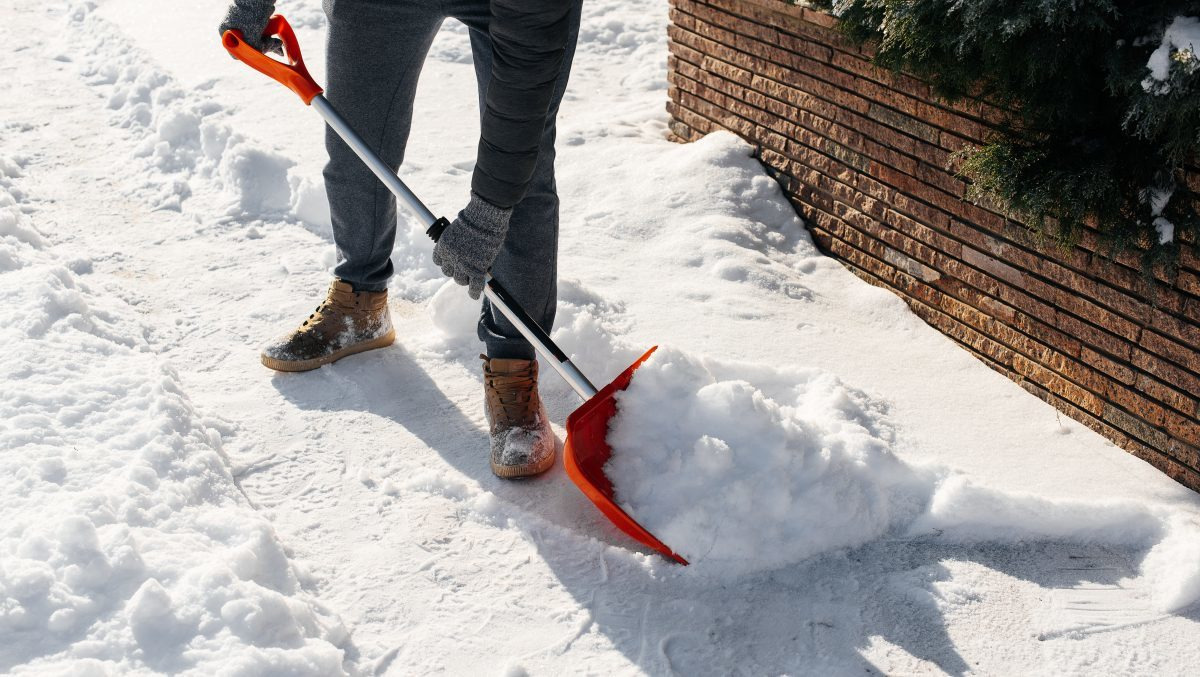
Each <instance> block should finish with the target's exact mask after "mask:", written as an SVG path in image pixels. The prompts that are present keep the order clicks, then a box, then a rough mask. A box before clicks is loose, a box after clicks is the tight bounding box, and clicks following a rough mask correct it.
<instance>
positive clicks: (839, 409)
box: [606, 348, 932, 574]
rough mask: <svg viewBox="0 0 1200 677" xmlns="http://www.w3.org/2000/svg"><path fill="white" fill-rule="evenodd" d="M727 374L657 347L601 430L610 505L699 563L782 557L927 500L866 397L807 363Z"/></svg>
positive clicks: (848, 538) (757, 564)
mask: <svg viewBox="0 0 1200 677" xmlns="http://www.w3.org/2000/svg"><path fill="white" fill-rule="evenodd" d="M722 371H723V369H722V368H721V367H719V366H717V365H709V364H706V363H705V362H704V361H702V360H700V359H697V358H695V357H692V356H689V355H687V354H685V353H683V352H680V351H678V350H674V349H670V348H660V349H659V350H658V351H656V352H655V354H654V355H653V356H651V358H650V359H649V360H648V361H647V362H646V363H644V364H643V365H642V367H641V368H640V369H639V370H638V372H637V375H636V377H635V378H634V379H633V382H632V383H631V384H630V386H629V388H628V389H627V390H625V391H624V392H622V393H619V394H618V395H617V406H618V412H619V415H618V416H617V417H616V418H615V419H614V421H613V423H612V426H611V429H610V432H609V437H608V441H609V443H610V445H611V446H612V447H613V456H612V459H611V460H610V461H609V463H608V466H607V467H606V472H607V474H608V476H609V477H610V478H611V479H612V481H613V484H614V486H615V487H616V490H617V499H618V502H619V503H620V504H621V505H622V507H623V508H624V509H625V510H626V511H627V512H629V513H630V514H631V515H632V516H633V517H634V518H635V519H637V520H638V521H639V522H641V524H642V525H643V526H645V527H646V528H647V529H649V530H650V532H651V533H653V534H655V535H656V536H658V537H659V538H660V539H662V540H663V541H664V542H665V543H667V544H668V545H669V546H670V547H671V548H673V549H674V550H675V551H676V552H678V553H679V554H681V555H682V556H683V557H684V558H686V559H687V560H688V561H689V562H691V563H692V564H693V565H697V564H702V565H705V568H709V569H712V570H715V571H718V572H720V573H723V574H740V573H748V572H751V571H755V570H760V569H771V568H776V567H779V566H782V565H785V564H789V563H792V562H797V561H800V560H802V559H805V558H807V557H811V556H812V555H815V554H818V553H821V552H825V551H828V550H832V549H836V548H842V547H848V546H854V545H859V544H862V543H865V542H867V541H870V540H873V539H875V538H878V537H879V536H881V535H882V534H884V533H885V532H887V531H888V529H889V528H890V527H892V526H893V525H894V524H896V523H898V522H900V521H907V520H910V519H912V518H913V517H914V516H915V515H916V514H917V513H918V512H919V511H920V510H921V509H922V508H923V502H924V499H923V498H922V497H924V496H928V494H929V492H930V487H931V486H932V476H928V477H927V476H925V475H923V474H922V473H920V472H918V471H915V470H913V469H912V468H911V467H909V466H907V465H905V464H904V463H902V462H901V461H900V460H899V459H897V458H896V457H895V456H894V455H893V454H892V453H891V451H890V450H889V447H890V445H891V443H892V432H891V428H890V425H889V424H888V422H887V419H886V416H885V414H884V412H883V411H882V410H881V409H880V408H878V407H877V406H876V405H874V404H873V403H871V402H870V400H869V399H867V398H866V397H865V396H864V395H863V394H861V393H858V392H855V391H854V390H851V389H850V388H847V387H846V386H845V385H843V384H842V383H840V382H839V381H838V380H837V379H836V378H834V377H832V376H831V375H829V374H827V373H824V372H820V371H815V370H814V371H806V372H800V371H792V372H790V373H789V372H786V371H785V372H781V373H780V374H779V375H778V376H777V377H776V378H774V379H772V380H771V381H769V382H767V383H766V385H763V384H761V383H760V385H752V384H751V383H749V382H747V381H744V380H737V379H734V378H731V377H728V376H721V375H719V374H721V372H722ZM760 371H761V370H760ZM760 375H762V376H765V374H760Z"/></svg>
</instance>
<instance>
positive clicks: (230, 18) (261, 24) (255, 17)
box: [217, 0, 283, 55]
mask: <svg viewBox="0 0 1200 677" xmlns="http://www.w3.org/2000/svg"><path fill="white" fill-rule="evenodd" d="M274 13H275V0H233V4H232V5H230V6H229V11H228V12H226V13H225V20H224V21H222V22H221V27H220V28H218V29H217V30H218V31H219V32H220V33H221V35H225V31H232V30H239V31H241V32H242V39H243V40H245V41H246V43H247V44H249V45H250V46H251V47H253V48H254V49H257V50H258V51H260V52H263V53H264V54H265V53H266V52H275V53H276V54H280V55H282V54H283V43H282V42H280V40H279V38H267V39H266V40H264V39H263V31H265V30H267V21H268V20H269V19H270V18H271V15H272V14H274Z"/></svg>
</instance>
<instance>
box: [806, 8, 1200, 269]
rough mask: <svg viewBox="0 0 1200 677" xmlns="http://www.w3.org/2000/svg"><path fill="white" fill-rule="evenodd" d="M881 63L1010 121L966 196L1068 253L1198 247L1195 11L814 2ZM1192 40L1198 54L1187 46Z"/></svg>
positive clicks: (984, 151)
mask: <svg viewBox="0 0 1200 677" xmlns="http://www.w3.org/2000/svg"><path fill="white" fill-rule="evenodd" d="M807 4H810V5H813V6H817V7H819V8H822V9H826V10H828V11H831V12H832V13H833V14H835V15H837V16H838V17H840V19H841V22H840V23H841V28H842V30H843V31H844V32H846V33H847V34H848V35H849V36H850V37H852V38H854V39H856V40H858V41H867V40H870V41H874V42H875V44H876V48H877V49H876V56H875V60H876V62H877V63H879V64H880V65H882V66H886V67H889V68H893V69H900V70H904V71H907V72H909V73H912V74H914V75H917V76H918V77H921V78H923V79H925V80H927V81H929V82H930V83H931V84H932V86H933V88H934V91H935V93H936V94H937V95H938V96H940V97H942V98H943V99H946V100H948V101H955V100H959V99H962V98H964V97H977V98H981V99H984V100H986V101H988V102H990V103H993V104H995V105H996V106H998V107H1000V108H1001V109H1003V110H1005V111H1007V114H1006V119H1004V120H1003V121H1002V122H1001V123H1000V124H999V125H998V127H997V130H996V132H995V134H994V135H993V136H992V137H991V138H990V139H988V140H987V142H986V144H984V145H983V146H982V147H981V148H977V149H973V150H970V151H967V152H965V153H964V154H963V157H962V163H961V169H960V171H961V173H962V174H963V175H964V176H965V177H966V178H968V179H970V180H971V182H972V188H971V195H972V196H973V197H974V198H976V199H981V200H984V199H986V200H987V201H989V202H990V203H993V204H999V205H1001V206H1002V207H1003V208H1005V209H1006V210H1007V211H1008V212H1009V213H1010V215H1012V216H1013V217H1014V218H1016V219H1018V220H1020V221H1021V222H1023V223H1025V224H1026V225H1028V226H1030V227H1031V228H1033V229H1034V231H1035V232H1037V233H1038V234H1039V235H1041V236H1045V237H1048V238H1052V239H1053V240H1055V241H1057V242H1059V243H1061V244H1063V245H1069V244H1071V243H1073V242H1074V241H1076V239H1077V237H1078V234H1079V230H1080V228H1082V227H1083V226H1084V224H1088V225H1090V226H1092V227H1095V228H1096V229H1097V230H1099V231H1100V233H1101V234H1102V236H1103V238H1104V241H1105V242H1106V243H1107V244H1108V245H1109V246H1114V247H1115V248H1117V249H1118V250H1120V249H1125V248H1129V247H1131V246H1134V247H1139V248H1141V249H1144V250H1145V252H1146V254H1145V257H1144V259H1143V260H1144V261H1145V262H1146V264H1147V267H1148V269H1149V266H1151V265H1154V264H1156V263H1168V264H1169V263H1171V262H1173V261H1174V260H1175V258H1176V255H1177V254H1178V247H1179V246H1181V243H1182V245H1183V246H1193V247H1195V246H1196V241H1197V234H1198V233H1200V217H1198V214H1197V205H1196V196H1195V194H1193V193H1192V191H1189V190H1188V189H1187V187H1186V186H1185V185H1184V168H1185V166H1188V165H1189V164H1191V165H1195V164H1196V159H1197V147H1198V146H1200V74H1198V71H1200V58H1198V55H1197V54H1196V53H1195V51H1193V50H1194V49H1195V48H1196V47H1200V20H1197V19H1195V18H1194V17H1200V0H818V1H816V2H811V3H807ZM1189 37H1191V38H1194V39H1195V41H1196V42H1195V47H1193V46H1192V44H1191V43H1190V42H1189V40H1188V38H1189Z"/></svg>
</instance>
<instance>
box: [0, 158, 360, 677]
mask: <svg viewBox="0 0 1200 677" xmlns="http://www.w3.org/2000/svg"><path fill="white" fill-rule="evenodd" d="M9 164H11V163H8V164H6V163H3V162H0V166H8V165H9ZM14 190H15V189H14V187H13V186H12V185H11V181H10V180H9V179H7V178H6V179H3V181H2V182H0V224H4V230H3V232H2V234H0V265H3V269H4V271H5V272H4V273H3V274H2V275H0V295H3V297H4V299H5V302H6V312H7V314H8V320H7V321H6V322H4V323H3V324H2V325H0V344H2V345H4V349H5V353H6V359H4V360H3V361H0V451H2V452H3V453H0V513H2V514H3V515H4V518H5V521H4V526H3V527H2V528H0V636H3V637H4V641H3V642H2V643H0V672H4V673H9V672H12V673H30V674H47V673H56V674H57V673H60V672H61V673H64V674H65V673H70V674H117V673H128V672H146V671H155V672H165V673H191V674H217V673H221V674H230V675H235V674H244V675H251V674H264V673H273V674H292V675H305V674H311V675H331V674H342V673H343V669H342V660H343V650H342V649H341V648H339V646H340V645H342V644H344V643H345V642H346V639H347V637H346V631H345V630H344V628H342V626H341V624H340V623H339V622H338V621H337V619H336V618H334V617H333V616H332V615H331V614H329V613H328V612H326V611H325V610H324V609H323V608H322V607H321V606H319V605H318V604H317V603H316V602H315V601H314V600H312V599H311V598H310V597H309V596H308V594H307V593H305V592H304V591H303V590H302V588H301V584H300V579H299V577H298V576H297V574H296V572H295V570H294V569H293V566H292V563H291V562H290V561H289V558H288V556H287V554H286V552H285V551H284V549H283V547H282V545H281V544H280V542H279V540H278V539H277V538H276V536H275V533H274V530H273V529H272V527H271V525H270V524H269V523H268V522H267V521H266V520H265V519H264V518H263V517H262V516H260V515H258V514H257V513H255V511H254V510H253V509H252V507H251V506H250V505H249V504H248V502H247V501H246V499H245V498H244V497H243V496H242V494H241V492H240V491H239V490H238V488H237V486H236V484H235V483H234V480H233V478H232V477H231V476H230V475H229V472H228V470H227V467H226V465H225V461H224V458H223V452H222V449H221V445H222V436H223V434H225V433H228V432H231V431H230V430H229V427H228V426H227V425H226V424H223V423H222V422H220V421H217V420H213V419H209V418H206V417H204V416H202V415H201V414H200V413H199V412H197V411H196V410H195V409H194V408H193V406H192V405H191V403H190V402H189V400H188V398H187V396H186V395H185V394H184V392H183V390H182V388H181V385H180V379H179V377H178V376H177V375H176V374H175V373H174V372H173V371H172V370H171V369H170V368H169V367H167V366H165V365H163V364H161V363H160V362H159V361H158V358H157V357H156V356H155V354H154V352H153V351H152V349H151V347H150V345H149V344H148V343H147V340H146V336H147V334H148V328H147V327H146V326H144V325H142V324H141V322H140V319H139V316H138V314H137V313H136V311H134V310H133V309H132V308H130V307H129V306H127V305H124V304H123V303H120V302H116V301H113V300H111V299H110V298H109V297H107V296H105V295H103V294H100V293H98V292H97V291H95V290H93V289H91V288H90V287H89V286H88V285H87V284H85V283H84V282H82V281H81V280H80V279H79V278H78V277H77V276H76V275H75V274H74V273H73V272H71V270H70V269H69V268H68V267H66V266H64V265H62V264H61V263H60V262H59V261H58V260H57V259H56V258H55V257H54V256H53V254H52V251H53V250H51V249H49V248H47V247H46V246H45V243H44V238H42V237H41V236H40V235H37V231H36V230H35V229H34V227H33V225H32V224H29V223H27V221H26V217H25V216H24V215H23V214H22V213H21V211H20V209H19V208H18V203H17V200H16V199H15V198H14Z"/></svg>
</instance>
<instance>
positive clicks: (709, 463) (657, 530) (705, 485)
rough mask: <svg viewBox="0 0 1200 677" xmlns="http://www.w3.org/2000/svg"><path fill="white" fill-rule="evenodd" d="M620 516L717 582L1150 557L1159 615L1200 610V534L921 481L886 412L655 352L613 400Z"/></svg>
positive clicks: (787, 372) (1154, 520) (1155, 512)
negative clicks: (946, 547)
mask: <svg viewBox="0 0 1200 677" xmlns="http://www.w3.org/2000/svg"><path fill="white" fill-rule="evenodd" d="M616 401H617V416H616V417H614V419H613V421H612V422H611V424H610V428H609V434H608V442H609V444H610V445H611V446H612V449H613V455H612V458H611V459H610V460H609V462H608V464H607V466H606V467H605V472H606V473H607V475H608V477H609V478H610V479H611V480H612V482H613V486H614V488H615V491H616V497H617V502H618V504H620V505H621V507H622V508H623V509H624V510H625V511H626V512H628V513H629V514H630V515H631V516H632V517H633V518H634V519H636V520H637V521H638V522H639V523H641V524H642V526H644V527H646V528H647V529H648V530H649V531H650V532H651V533H653V534H654V535H655V536H657V537H658V538H659V539H661V540H662V541H663V542H664V543H666V544H667V545H668V546H669V547H671V548H672V549H673V550H675V551H676V552H678V553H679V554H680V555H682V556H683V557H684V558H685V559H687V560H688V561H689V562H690V563H691V564H692V569H694V570H696V571H699V572H703V573H704V574H708V575H716V576H720V577H733V576H743V575H747V574H752V573H755V572H759V571H765V570H771V569H777V568H780V567H783V566H786V565H789V564H793V563H796V562H800V561H801V560H804V559H807V558H810V557H813V556H815V555H819V554H821V553H825V552H828V551H832V550H837V549H842V548H850V547H855V546H859V545H863V544H866V543H868V542H871V541H874V540H876V539H879V538H881V537H884V536H891V537H893V538H899V539H914V540H915V539H935V540H938V541H941V542H947V543H955V544H973V543H983V542H988V543H1022V542H1067V543H1086V544H1103V545H1111V546H1122V547H1128V548H1132V549H1134V550H1142V551H1145V556H1144V558H1143V561H1142V564H1141V571H1140V573H1141V576H1142V578H1143V579H1144V583H1145V584H1146V587H1147V588H1148V589H1149V590H1150V591H1151V599H1152V602H1153V603H1154V605H1155V607H1156V608H1157V609H1159V610H1161V611H1164V612H1170V611H1176V610H1179V609H1182V608H1184V607H1187V606H1190V605H1191V604H1193V603H1195V602H1196V601H1197V600H1200V523H1197V522H1196V521H1195V520H1194V519H1191V518H1186V517H1181V516H1179V515H1178V514H1177V513H1174V512H1173V511H1171V510H1169V509H1168V508H1166V507H1162V506H1153V505H1151V506H1146V505H1142V504H1138V503H1133V502H1129V501H1105V500H1095V501H1086V502H1084V501H1063V500H1052V499H1048V498H1043V497H1040V496H1035V495H1029V494H1020V493H1012V492H1003V491H998V490H995V489H991V488H988V487H982V486H977V485H975V484H973V483H971V482H970V481H968V480H967V479H966V478H965V477H963V476H961V475H956V474H953V473H950V472H949V471H947V470H945V469H936V468H930V467H914V466H911V465H908V464H906V463H904V462H903V461H901V460H900V459H899V458H898V457H897V455H896V454H895V453H894V451H893V450H894V449H896V448H898V447H899V446H900V445H901V444H902V441H901V440H900V439H898V436H897V435H896V433H895V432H894V431H893V427H892V424H891V423H890V422H889V420H888V416H887V413H886V409H885V408H884V407H883V406H881V405H880V404H879V403H876V402H874V401H872V400H871V398H869V397H868V396H867V395H865V394H864V393H862V392H859V391H857V390H854V389H853V388H850V387H848V386H846V385H845V384H843V383H842V382H840V381H839V380H838V379H837V378H836V377H834V376H833V375H831V374H829V373H827V372H824V371H821V370H799V369H772V368H769V367H766V366H761V365H751V364H722V363H720V362H716V361H713V360H708V359H704V358H701V357H696V356H693V355H689V354H687V353H685V352H682V351H680V350H677V349H674V348H659V349H658V351H656V352H655V353H654V355H652V356H651V357H650V359H649V360H647V361H646V362H645V363H644V364H643V365H642V366H641V367H640V368H639V369H638V371H637V373H636V376H635V377H634V379H633V381H632V382H631V383H630V385H629V387H628V389H626V390H625V391H623V392H620V393H618V394H617V395H616Z"/></svg>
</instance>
